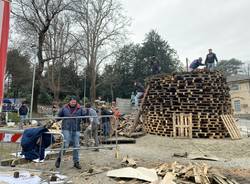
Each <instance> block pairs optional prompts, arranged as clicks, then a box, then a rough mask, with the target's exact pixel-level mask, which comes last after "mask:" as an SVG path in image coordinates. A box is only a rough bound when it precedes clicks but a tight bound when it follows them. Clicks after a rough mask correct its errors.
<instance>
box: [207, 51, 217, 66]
mask: <svg viewBox="0 0 250 184" xmlns="http://www.w3.org/2000/svg"><path fill="white" fill-rule="evenodd" d="M214 61H217V62H218V59H217V57H216V54H215V53H213V52H212V53H208V54H207V57H206V60H205V64H207V63H214Z"/></svg>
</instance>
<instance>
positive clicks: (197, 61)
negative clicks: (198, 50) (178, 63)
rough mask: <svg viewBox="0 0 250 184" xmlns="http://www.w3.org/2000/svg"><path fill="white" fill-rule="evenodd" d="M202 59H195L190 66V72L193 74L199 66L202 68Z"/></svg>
mask: <svg viewBox="0 0 250 184" xmlns="http://www.w3.org/2000/svg"><path fill="white" fill-rule="evenodd" d="M202 65H204V64H202V58H201V57H199V59H195V60H194V61H193V62H192V63H191V64H190V65H189V70H190V71H191V72H192V71H193V70H195V69H197V68H198V67H199V66H202Z"/></svg>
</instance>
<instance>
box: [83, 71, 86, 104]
mask: <svg viewBox="0 0 250 184" xmlns="http://www.w3.org/2000/svg"><path fill="white" fill-rule="evenodd" d="M86 80H87V73H86V71H85V75H84V86H83V105H84V107H85V105H86Z"/></svg>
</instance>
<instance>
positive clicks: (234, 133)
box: [221, 115, 241, 140]
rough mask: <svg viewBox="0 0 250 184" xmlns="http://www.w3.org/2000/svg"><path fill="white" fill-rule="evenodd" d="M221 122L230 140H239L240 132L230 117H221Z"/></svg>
mask: <svg viewBox="0 0 250 184" xmlns="http://www.w3.org/2000/svg"><path fill="white" fill-rule="evenodd" d="M221 118H222V121H223V123H224V125H225V127H226V129H227V130H228V132H229V135H230V137H231V138H232V139H234V140H235V139H241V135H240V131H239V129H238V127H237V125H236V122H235V119H234V117H233V116H232V115H221Z"/></svg>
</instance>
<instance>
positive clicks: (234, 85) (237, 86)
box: [230, 84, 240, 91]
mask: <svg viewBox="0 0 250 184" xmlns="http://www.w3.org/2000/svg"><path fill="white" fill-rule="evenodd" d="M230 89H231V90H232V91H236V90H240V85H239V84H232V85H231V86H230Z"/></svg>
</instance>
